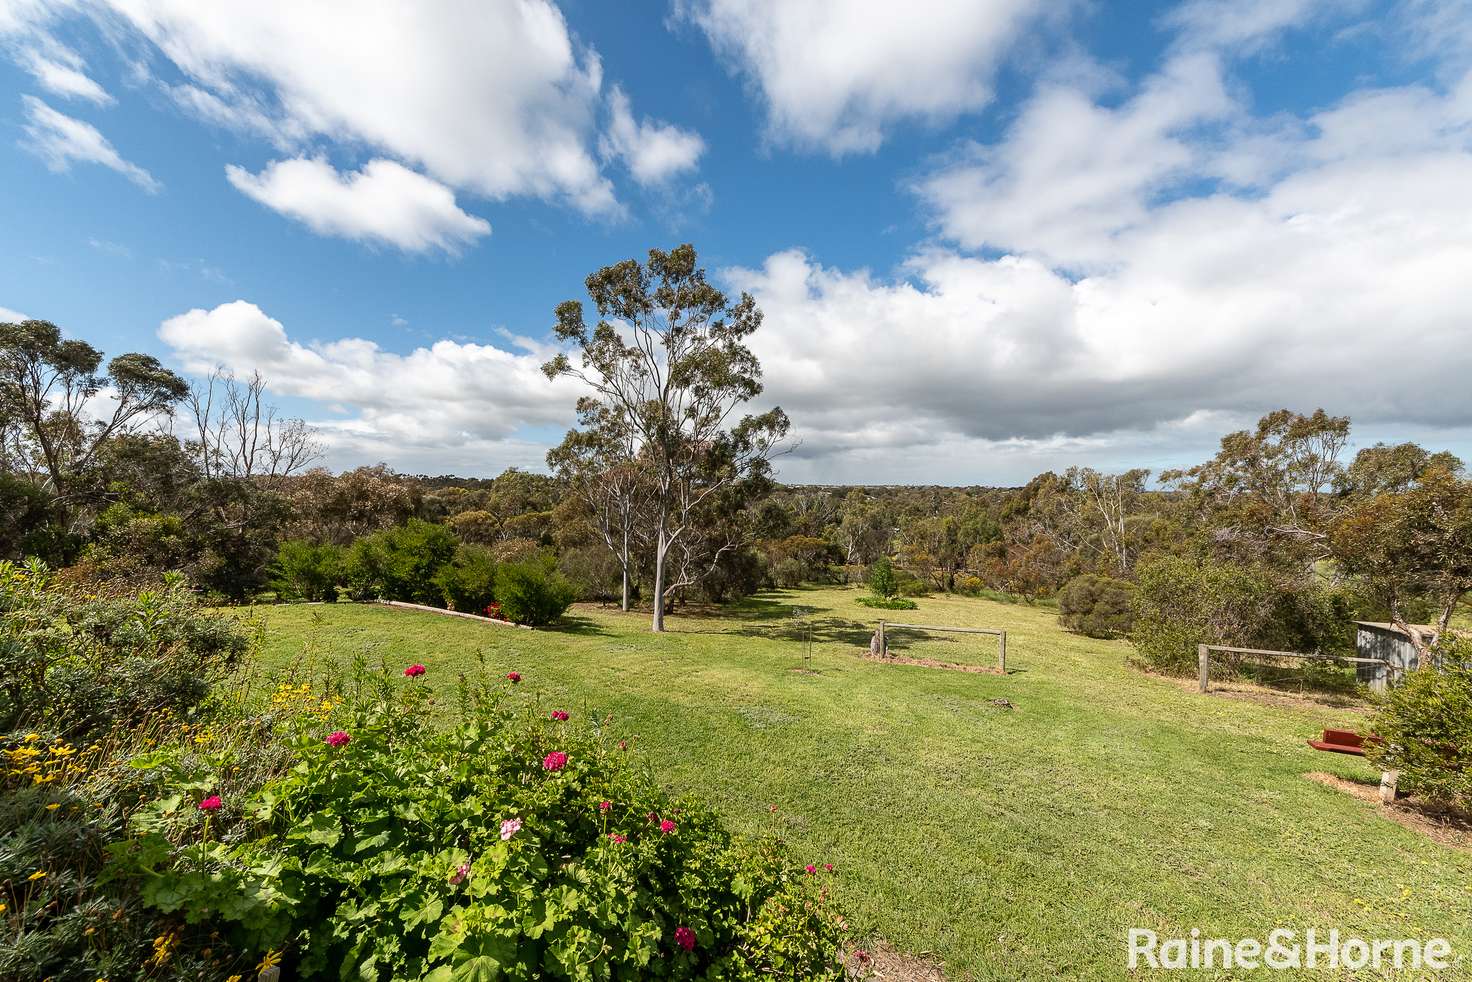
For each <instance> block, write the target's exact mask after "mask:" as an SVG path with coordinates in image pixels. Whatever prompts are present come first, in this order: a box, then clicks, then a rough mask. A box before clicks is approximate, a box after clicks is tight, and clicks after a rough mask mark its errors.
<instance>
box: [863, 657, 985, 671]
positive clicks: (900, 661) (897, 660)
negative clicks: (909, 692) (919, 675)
mask: <svg viewBox="0 0 1472 982" xmlns="http://www.w3.org/2000/svg"><path fill="white" fill-rule="evenodd" d="M864 659H865V660H866V661H880V662H884V663H886V664H889V665H918V666H920V667H921V668H944V669H949V670H950V671H952V672H971V673H973V674H976V675H1000V674H1002V673H1001V672H999V671H997V670H996V669H995V668H991V667H989V666H987V665H962V664H959V663H957V662H952V661H936V660H935V659H934V658H906V657H905V656H904V655H871V654H868V653H867V652H866V653H865V654H864Z"/></svg>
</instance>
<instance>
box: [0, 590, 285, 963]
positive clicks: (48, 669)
mask: <svg viewBox="0 0 1472 982" xmlns="http://www.w3.org/2000/svg"><path fill="white" fill-rule="evenodd" d="M248 647H249V639H248V638H247V637H246V636H245V635H244V634H242V633H241V632H240V630H239V628H238V627H237V626H236V625H235V624H233V623H232V622H231V621H229V620H227V619H224V618H219V617H213V616H211V615H209V614H207V613H205V612H203V611H201V610H199V609H198V607H197V606H196V605H195V603H194V601H193V599H192V598H191V596H190V594H189V593H188V591H187V590H184V589H183V588H182V585H181V584H179V583H178V582H177V581H172V580H171V581H169V582H168V583H166V584H165V585H164V586H163V588H162V589H154V590H146V591H144V592H143V593H142V594H141V595H138V596H134V597H126V596H122V595H114V596H109V597H106V598H98V597H95V596H91V595H88V594H86V593H81V592H77V591H72V590H64V589H61V588H58V587H57V586H55V585H54V584H53V580H52V578H51V575H50V573H49V571H47V570H46V569H45V568H44V567H41V566H39V565H31V566H24V567H22V566H16V565H11V564H5V563H0V717H3V720H4V722H5V724H7V725H8V726H18V727H20V728H19V729H17V730H14V731H13V732H10V733H8V734H5V733H4V732H3V730H0V979H44V978H55V979H83V980H92V979H141V978H150V979H165V978H191V979H224V978H227V977H228V976H230V975H231V974H240V973H243V972H244V971H245V970H246V969H248V968H249V965H248V964H246V963H244V962H243V961H241V960H240V959H241V955H240V952H239V951H238V949H234V948H232V947H229V946H226V945H222V944H221V943H220V939H219V938H218V937H217V938H213V939H212V938H211V937H210V928H209V927H207V926H203V925H201V926H196V927H190V926H189V925H186V924H185V923H184V922H183V920H182V919H181V918H177V917H171V916H167V915H163V914H161V913H159V912H158V911H156V910H150V909H147V908H146V907H145V906H144V905H143V902H142V898H141V895H140V890H139V885H138V884H137V883H136V882H133V881H126V880H119V879H109V878H107V877H106V876H104V875H102V874H103V873H104V869H103V864H104V861H105V860H106V858H107V856H108V854H109V850H110V849H112V848H116V847H118V845H119V843H122V842H124V841H125V840H126V838H127V835H128V831H127V818H128V815H129V814H130V812H131V811H132V810H134V809H135V808H137V807H138V806H139V805H140V803H141V802H144V801H147V800H151V799H152V798H153V792H152V790H151V789H150V788H148V787H146V786H142V785H141V784H140V778H142V777H143V775H142V774H141V773H140V772H138V771H136V770H135V769H133V768H131V767H129V766H128V759H129V757H130V756H132V755H135V754H140V753H145V752H148V751H149V750H150V748H151V747H152V746H153V745H156V744H158V743H159V742H161V741H167V742H171V743H175V744H177V745H178V746H181V747H189V748H194V749H197V750H200V751H205V750H208V751H209V752H210V753H211V754H212V755H216V754H217V750H218V748H219V746H220V744H221V742H222V741H223V737H224V734H223V733H221V732H219V730H218V728H217V727H216V726H215V725H214V723H213V721H212V717H211V714H210V710H209V703H208V701H207V700H208V699H209V697H210V695H211V689H210V683H211V681H212V679H215V678H218V677H220V676H221V675H223V674H224V672H225V671H227V670H228V668H229V667H230V665H231V664H232V663H233V662H234V661H235V659H236V658H237V657H239V656H240V655H241V654H243V653H244V652H245V651H247V650H248ZM202 701H205V702H203V703H202ZM248 745H249V746H250V747H251V748H252V753H255V754H258V755H259V754H265V753H269V746H268V745H264V744H263V743H262V742H261V741H260V740H259V739H255V738H254V735H253V736H252V738H251V739H250V740H249V741H248ZM249 771H250V768H243V767H240V766H237V767H236V770H235V771H234V776H232V777H231V778H230V779H229V785H228V786H229V787H230V788H232V789H233V788H234V787H235V786H236V784H237V783H238V782H239V780H240V778H241V776H242V775H243V774H245V773H247V772H249ZM169 793H170V794H177V795H178V801H179V803H180V810H181V811H187V812H188V815H189V819H190V821H191V823H193V824H196V825H197V824H202V823H203V822H204V821H205V819H207V818H208V819H210V820H211V821H216V820H217V816H218V815H219V814H220V813H221V812H220V811H219V810H217V808H216V806H221V807H223V806H225V805H227V804H228V801H229V794H228V793H227V794H225V795H224V796H223V799H222V796H221V794H220V792H219V791H217V790H215V789H214V788H199V789H188V792H187V796H186V793H185V789H182V788H180V789H174V790H172V791H170V792H169ZM212 797H213V799H214V800H213V801H211V798H212ZM225 810H226V811H228V808H225Z"/></svg>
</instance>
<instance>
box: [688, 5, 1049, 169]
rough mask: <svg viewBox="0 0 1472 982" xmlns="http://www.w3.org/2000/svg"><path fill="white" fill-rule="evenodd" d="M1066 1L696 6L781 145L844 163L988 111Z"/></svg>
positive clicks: (691, 12) (692, 16) (693, 10)
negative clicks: (1008, 69)
mask: <svg viewBox="0 0 1472 982" xmlns="http://www.w3.org/2000/svg"><path fill="white" fill-rule="evenodd" d="M1069 6H1071V4H1069V3H1066V2H1062V0H910V2H908V3H896V2H894V0H804V2H791V0H687V2H685V3H682V4H680V5H679V9H680V11H681V13H682V15H683V16H684V17H685V18H687V19H689V20H691V21H693V22H694V23H696V24H698V25H699V26H700V28H701V30H703V31H704V33H705V34H706V36H707V37H708V38H709V40H710V43H711V46H712V47H713V48H714V49H715V50H716V52H717V53H718V54H720V55H721V56H722V57H724V58H726V59H727V60H728V61H730V62H731V63H732V64H733V65H734V66H735V67H736V69H737V70H738V71H739V72H740V73H741V74H742V75H743V76H745V77H746V78H747V80H748V81H749V82H750V84H751V85H752V86H753V87H754V88H755V89H756V91H757V92H758V93H759V94H760V97H761V99H762V101H763V102H764V103H765V105H766V110H767V117H768V125H769V128H770V132H771V136H772V137H773V138H774V139H776V140H778V141H779V142H783V143H788V144H792V145H794V146H796V147H798V148H800V149H821V150H825V151H827V152H829V153H832V154H834V155H841V154H845V153H851V152H867V151H872V150H875V149H877V148H878V147H879V146H880V144H881V143H882V142H883V141H884V138H885V135H886V132H887V131H888V130H889V129H890V127H892V126H893V125H894V124H895V123H897V122H899V121H901V120H905V119H920V120H924V121H928V122H943V121H946V120H948V119H951V118H953V117H955V116H957V115H958V114H960V113H964V112H971V111H974V110H977V109H980V108H981V107H983V106H985V105H986V104H987V103H988V102H990V101H991V98H992V80H993V77H994V75H995V73H996V70H997V67H998V65H999V64H1000V63H1001V62H1002V61H1003V60H1004V59H1005V58H1006V57H1007V55H1008V52H1009V48H1010V46H1011V45H1013V44H1014V43H1015V42H1016V41H1017V40H1018V38H1019V36H1020V34H1021V33H1022V32H1023V31H1024V30H1025V29H1026V28H1027V27H1029V26H1030V25H1033V24H1036V23H1037V21H1038V18H1039V17H1040V16H1043V15H1046V14H1048V13H1049V12H1056V11H1060V10H1064V9H1067V8H1068V7H1069Z"/></svg>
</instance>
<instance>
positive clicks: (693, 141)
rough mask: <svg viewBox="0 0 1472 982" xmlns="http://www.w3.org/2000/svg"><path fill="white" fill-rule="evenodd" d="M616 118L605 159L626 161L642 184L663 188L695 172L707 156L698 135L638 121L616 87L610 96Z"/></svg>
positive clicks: (607, 137) (605, 139) (605, 145)
mask: <svg viewBox="0 0 1472 982" xmlns="http://www.w3.org/2000/svg"><path fill="white" fill-rule="evenodd" d="M608 105H609V111H610V113H611V115H612V118H611V120H610V122H609V125H608V131H607V132H606V133H605V134H604V135H603V139H602V140H601V141H600V148H601V149H602V151H603V153H604V156H606V157H616V158H619V159H621V160H623V161H624V163H625V165H627V166H628V168H629V172H630V173H631V174H633V175H634V180H636V181H638V182H639V183H640V184H660V183H663V182H665V181H667V180H669V179H670V178H671V177H674V176H675V175H676V174H680V173H683V172H686V171H692V170H694V169H695V166H696V164H697V163H698V162H699V160H700V155H701V154H702V153H704V152H705V141H704V140H702V139H701V138H700V135H699V134H697V133H692V132H690V131H689V130H682V129H680V128H679V127H677V126H671V125H670V124H668V123H662V122H659V121H658V120H651V119H647V118H646V119H635V118H634V113H633V109H632V108H631V107H630V105H629V97H628V96H626V95H625V94H624V92H623V90H622V89H620V88H619V87H617V86H614V87H613V89H612V91H610V92H609V95H608Z"/></svg>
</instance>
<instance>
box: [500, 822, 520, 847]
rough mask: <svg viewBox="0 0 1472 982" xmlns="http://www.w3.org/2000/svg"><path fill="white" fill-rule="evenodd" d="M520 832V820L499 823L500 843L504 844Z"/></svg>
mask: <svg viewBox="0 0 1472 982" xmlns="http://www.w3.org/2000/svg"><path fill="white" fill-rule="evenodd" d="M520 831H521V819H519V818H508V819H506V821H504V822H502V823H501V841H502V842H505V841H506V840H507V839H509V838H511V837H512V836H513V835H515V834H516V833H518V832H520Z"/></svg>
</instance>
